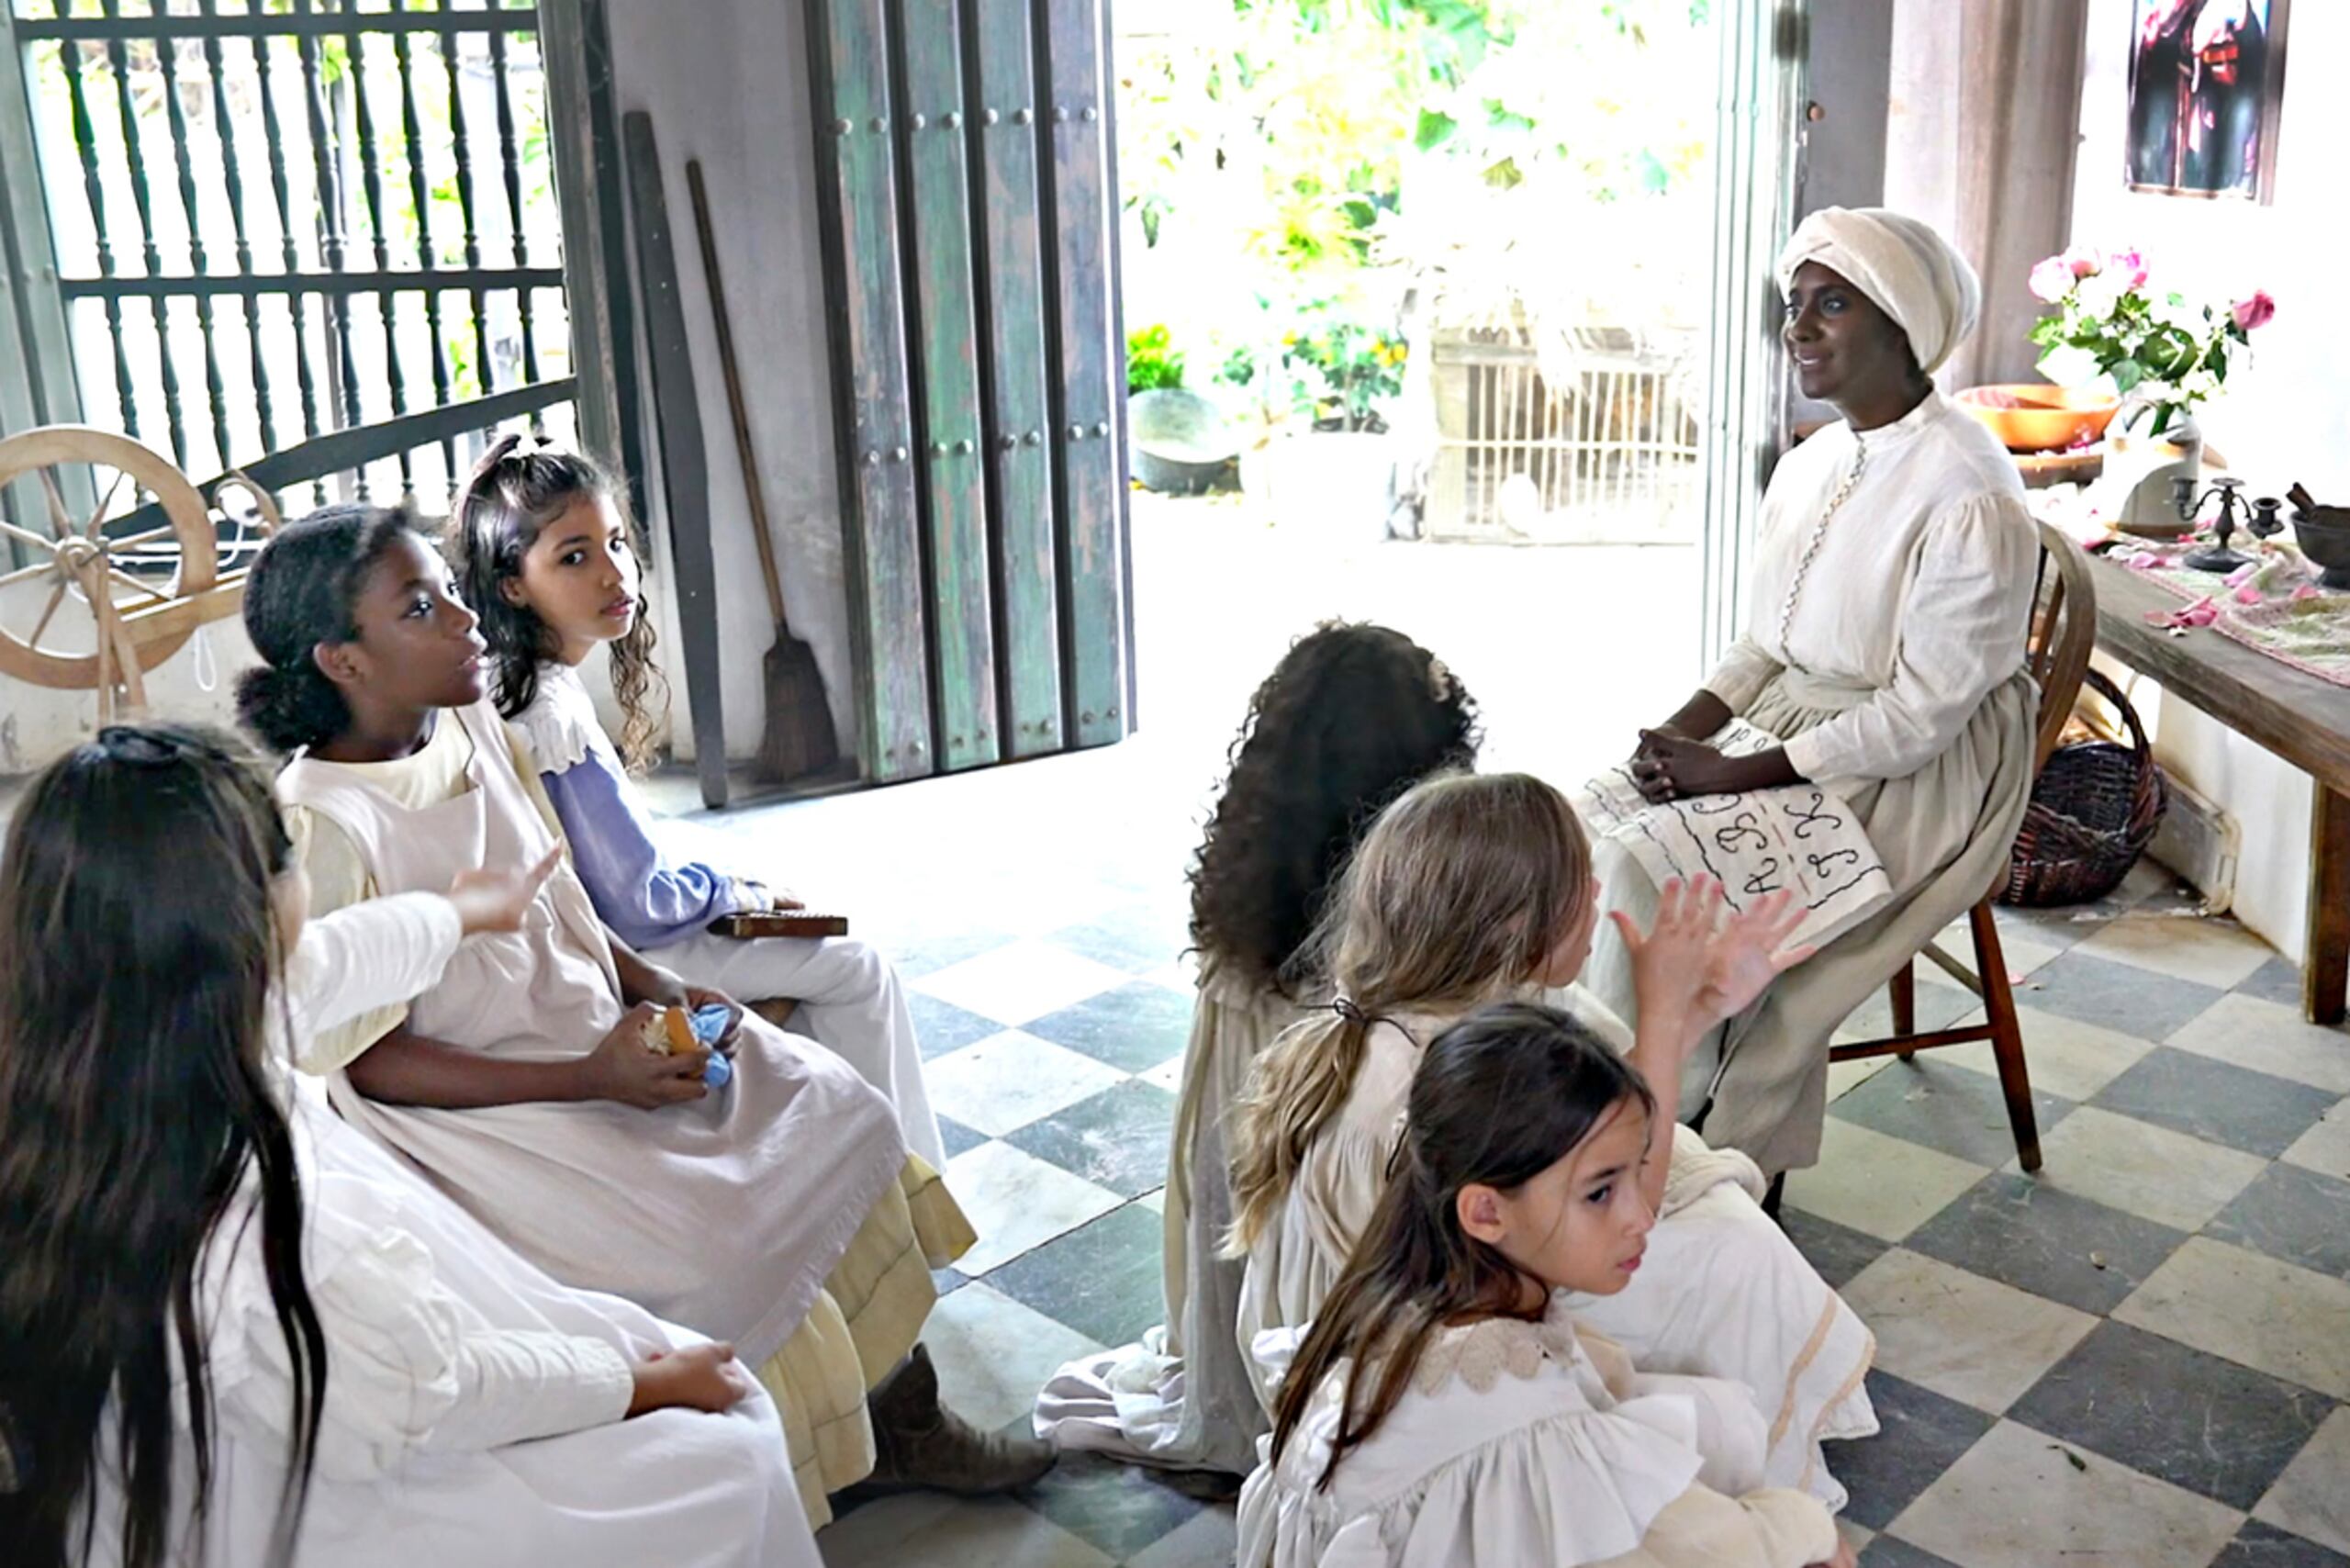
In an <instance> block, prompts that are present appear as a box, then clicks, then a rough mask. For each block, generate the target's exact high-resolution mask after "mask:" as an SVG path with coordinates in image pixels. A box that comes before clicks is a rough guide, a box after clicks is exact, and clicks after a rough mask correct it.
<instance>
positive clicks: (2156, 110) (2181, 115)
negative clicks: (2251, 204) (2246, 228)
mask: <svg viewBox="0 0 2350 1568" xmlns="http://www.w3.org/2000/svg"><path fill="white" fill-rule="evenodd" d="M2286 8H2287V0H2135V5H2134V7H2133V11H2134V15H2133V17H2132V28H2131V35H2130V127H2129V134H2128V137H2127V139H2126V151H2125V154H2124V156H2125V159H2126V162H2127V165H2128V167H2127V169H2126V172H2125V173H2126V178H2127V179H2128V182H2129V185H2130V188H2131V189H2132V190H2133V191H2150V192H2154V193H2157V194H2160V195H2164V196H2203V197H2207V198H2210V197H2219V198H2229V197H2233V198H2236V199H2240V200H2244V201H2263V202H2265V201H2266V200H2268V199H2269V196H2270V193H2271V191H2272V190H2273V189H2274V185H2275V181H2276V169H2277V115H2278V111H2279V109H2280V107H2281V106H2282V105H2283V102H2284V96H2285V13H2286Z"/></svg>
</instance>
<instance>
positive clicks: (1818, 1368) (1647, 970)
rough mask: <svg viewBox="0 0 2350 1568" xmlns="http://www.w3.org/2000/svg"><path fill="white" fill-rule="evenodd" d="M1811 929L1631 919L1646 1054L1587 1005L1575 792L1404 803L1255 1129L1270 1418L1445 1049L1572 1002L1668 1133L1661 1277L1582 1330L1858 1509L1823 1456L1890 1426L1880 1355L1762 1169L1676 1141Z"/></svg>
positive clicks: (1588, 894) (1252, 1114) (1329, 947)
mask: <svg viewBox="0 0 2350 1568" xmlns="http://www.w3.org/2000/svg"><path fill="white" fill-rule="evenodd" d="M1795 919H1796V912H1794V911H1793V910H1792V909H1790V908H1789V907H1788V905H1787V903H1786V902H1785V901H1784V900H1781V899H1774V900H1769V901H1765V902H1763V903H1761V904H1758V905H1756V906H1755V907H1753V908H1751V909H1750V910H1749V911H1747V912H1746V913H1743V914H1739V915H1730V914H1729V913H1727V911H1726V909H1725V906H1724V904H1723V902H1722V898H1721V890H1720V888H1719V886H1718V884H1713V883H1710V882H1701V883H1699V884H1696V885H1694V886H1691V887H1687V888H1683V887H1680V886H1678V885H1675V886H1674V887H1673V888H1671V889H1670V890H1667V891H1666V892H1665V894H1664V895H1663V897H1662V899H1661V902H1660V906H1659V910H1658V913H1657V917H1656V920H1655V924H1653V926H1652V927H1651V929H1650V930H1649V931H1648V932H1647V933H1645V934H1643V933H1642V932H1641V931H1640V930H1639V928H1638V927H1637V926H1635V925H1634V924H1632V923H1631V922H1630V921H1628V920H1626V919H1624V918H1623V917H1621V916H1617V920H1616V924H1617V931H1618V933H1619V935H1621V937H1622V939H1623V942H1624V944H1625V946H1626V948H1627V950H1628V951H1629V952H1630V953H1631V954H1632V955H1633V957H1634V962H1635V965H1636V969H1637V973H1638V979H1639V997H1640V1010H1639V1011H1640V1021H1639V1033H1638V1035H1637V1036H1633V1037H1627V1035H1626V1031H1625V1030H1624V1028H1623V1025H1621V1024H1620V1023H1618V1022H1617V1020H1616V1019H1615V1018H1614V1016H1613V1015H1612V1014H1608V1013H1607V1012H1606V1009H1604V1008H1602V1007H1600V1006H1599V1005H1598V1004H1597V1003H1596V1002H1595V1001H1593V1000H1592V999H1591V998H1590V997H1589V996H1588V995H1587V994H1584V993H1582V992H1581V991H1579V990H1577V989H1576V988H1575V987H1574V981H1575V980H1576V977H1577V976H1578V975H1579V974H1580V973H1581V971H1582V969H1583V964H1584V962H1585V961H1586V960H1587V959H1588V958H1589V957H1590V953H1591V946H1592V939H1593V935H1594V934H1595V931H1596V929H1597V927H1598V924H1599V902H1598V889H1597V887H1596V885H1595V882H1594V881H1593V879H1592V876H1591V850H1590V845H1589V842H1588V840H1587V839H1586V838H1585V836H1584V834H1583V825H1582V823H1581V822H1580V821H1579V820H1577V818H1576V816H1575V814H1574V810H1573V808H1572V806H1570V805H1569V804H1568V802H1567V801H1566V799H1565V797H1563V796H1562V795H1561V794H1560V793H1559V792H1558V791H1557V790H1554V789H1552V788H1550V786H1549V785H1548V784H1545V783H1543V782H1542V781H1541V780H1539V779H1537V778H1529V777H1527V776H1526V775H1524V774H1496V775H1488V776H1482V777H1481V776H1470V775H1460V776H1454V777H1449V778H1438V779H1432V780H1430V781H1428V782H1427V783H1425V784H1422V785H1420V786H1419V787H1418V788H1416V789H1415V790H1412V791H1411V792H1410V793H1408V794H1406V795H1405V796H1404V797H1403V798H1402V799H1401V800H1399V801H1396V802H1395V804H1394V805H1393V806H1391V807H1389V808H1388V810H1387V811H1386V812H1384V813H1383V814H1382V816H1381V817H1380V819H1379V821H1378V823H1376V824H1375V825H1374V826H1373V827H1372V828H1371V832H1370V834H1368V835H1367V836H1366V837H1365V839H1364V840H1363V844H1362V847H1361V849H1360V851H1359V852H1358V853H1357V855H1356V857H1355V859H1354V861H1353V864H1352V865H1351V866H1350V867H1349V868H1348V872H1347V875H1346V878H1345V880H1344V882H1343V884H1342V886H1341V888H1340V890H1339V891H1338V892H1337V895H1336V896H1335V897H1334V898H1333V899H1332V901H1331V902H1330V905H1329V908H1328V911H1327V913H1326V916H1325V920H1324V924H1323V929H1322V933H1321V936H1320V941H1321V943H1322V945H1323V947H1324V950H1325V951H1326V953H1327V954H1328V958H1327V972H1328V975H1329V977H1330V981H1331V984H1332V986H1333V989H1334V991H1335V993H1336V997H1337V1000H1336V1001H1335V1002H1333V1003H1332V1005H1331V1007H1330V1009H1329V1011H1328V1012H1327V1013H1326V1014H1322V1015H1318V1016H1315V1017H1313V1018H1309V1019H1308V1020H1306V1021H1305V1022H1304V1023H1301V1024H1299V1025H1295V1026H1294V1027H1292V1029H1291V1030H1289V1031H1288V1032H1287V1033H1286V1034H1284V1035H1283V1036H1281V1039H1280V1040H1278V1041H1277V1042H1275V1044H1274V1046H1273V1047H1272V1048H1271V1049H1270V1051H1269V1052H1267V1053H1266V1055H1265V1056H1263V1057H1262V1058H1259V1061H1258V1063H1257V1066H1256V1069H1255V1070H1254V1072H1253V1074H1252V1077H1251V1081H1250V1084H1249V1087H1248V1092H1247V1094H1246V1095H1245V1096H1244V1098H1243V1100H1242V1102H1241V1103H1240V1105H1239V1106H1238V1108H1237V1112H1236V1114H1235V1116H1234V1119H1233V1124H1232V1128H1231V1137H1230V1144H1231V1149H1232V1192H1233V1212H1234V1224H1233V1233H1232V1238H1231V1245H1232V1247H1233V1249H1234V1250H1236V1251H1237V1252H1240V1253H1244V1254H1245V1255H1246V1256H1247V1258H1248V1274H1247V1278H1246V1282H1245V1283H1244V1285H1243V1288H1242V1294H1241V1303H1240V1318H1239V1324H1238V1329H1237V1332H1238V1338H1239V1343H1240V1345H1241V1346H1242V1347H1243V1349H1244V1350H1254V1351H1255V1352H1256V1359H1255V1360H1253V1361H1252V1363H1251V1364H1252V1367H1253V1369H1254V1371H1255V1373H1256V1375H1257V1377H1258V1379H1259V1396H1260V1397H1261V1398H1262V1399H1263V1401H1264V1403H1265V1406H1266V1408H1267V1409H1268V1410H1270V1409H1271V1408H1273V1405H1274V1399H1275V1396H1276V1390H1277V1387H1278V1384H1279V1369H1280V1361H1281V1357H1280V1354H1279V1351H1280V1349H1281V1344H1282V1342H1283V1340H1284V1339H1285V1338H1294V1336H1295V1332H1296V1331H1297V1330H1299V1329H1300V1328H1302V1327H1304V1325H1306V1324H1308V1323H1310V1322H1311V1321H1312V1320H1313V1318H1314V1317H1315V1315H1316V1314H1317V1313H1318V1312H1319V1311H1320V1310H1321V1308H1322V1305H1323V1302H1324V1299H1325V1298H1326V1296H1327V1295H1328V1294H1329V1291H1330V1288H1331V1286H1332V1284H1333V1283H1334V1282H1336V1280H1337V1276H1338V1274H1339V1271H1341V1269H1342V1268H1343V1267H1344V1266H1345V1264H1346V1261H1347V1258H1348V1254H1349V1253H1350V1252H1351V1251H1352V1250H1353V1249H1354V1246H1355V1243H1356V1241H1357V1240H1358V1238H1360V1236H1361V1234H1362V1232H1363V1229H1364V1227H1365V1226H1366V1225H1367V1224H1368V1223H1369V1220H1370V1216H1371V1211H1372V1210H1373V1208H1374V1207H1375V1206H1376V1205H1377V1204H1378V1202H1379V1199H1380V1196H1381V1194H1382V1193H1383V1192H1384V1191H1385V1188H1386V1184H1387V1181H1388V1173H1389V1167H1390V1164H1391V1161H1392V1159H1393V1154H1394V1150H1395V1148H1396V1144H1397V1139H1398V1137H1399V1136H1400V1134H1401V1130H1402V1119H1403V1115H1404V1101H1405V1097H1406V1094H1407V1092H1408V1090H1409V1086H1410V1084H1411V1081H1412V1076H1413V1073H1414V1072H1415V1071H1416V1070H1417V1068H1418V1066H1419V1062H1420V1058H1421V1055H1422V1053H1423V1051H1424V1049H1425V1047H1426V1046H1427V1042H1428V1041H1430V1040H1432V1039H1434V1038H1435V1037H1436V1036H1437V1035H1438V1033H1440V1032H1441V1031H1442V1030H1443V1029H1444V1028H1446V1027H1447V1026H1448V1025H1451V1024H1452V1023H1454V1022H1457V1021H1458V1020H1459V1019H1460V1018H1462V1017H1464V1016H1466V1015H1467V1014H1470V1013H1472V1012H1474V1011H1475V1010H1476V1009H1478V1008H1479V1007H1482V1006H1485V1005H1488V1004H1492V1003H1495V1002H1512V1001H1528V1000H1537V999H1540V998H1542V997H1544V996H1546V995H1549V996H1551V997H1553V998H1554V999H1556V1000H1559V1001H1560V1002H1561V1003H1562V1004H1563V1005H1564V1006H1565V1007H1566V1008H1567V1009H1568V1011H1570V1012H1572V1013H1573V1014H1576V1015H1577V1016H1578V1017H1580V1018H1582V1019H1583V1020H1584V1022H1585V1023H1586V1024H1587V1025H1589V1026H1591V1027H1592V1028H1593V1029H1595V1031H1597V1032H1598V1033H1600V1034H1601V1035H1603V1036H1606V1037H1607V1038H1608V1039H1609V1040H1610V1043H1611V1044H1613V1045H1614V1046H1615V1047H1617V1049H1619V1050H1621V1051H1622V1052H1623V1053H1624V1054H1625V1055H1626V1057H1627V1058H1628V1061H1629V1063H1630V1065H1631V1066H1632V1067H1633V1068H1634V1069H1636V1070H1638V1071H1639V1073H1640V1075H1641V1077H1642V1078H1643V1079H1645V1080H1646V1081H1647V1083H1648V1085H1649V1088H1650V1091H1651V1093H1652V1095H1653V1096H1654V1098H1655V1101H1656V1114H1655V1125H1656V1126H1657V1127H1658V1128H1659V1130H1660V1135H1659V1136H1658V1137H1655V1138H1654V1139H1653V1140H1652V1142H1651V1148H1650V1149H1649V1152H1648V1155H1647V1157H1646V1158H1645V1159H1643V1161H1642V1165H1641V1169H1640V1171H1639V1183H1640V1186H1641V1188H1642V1192H1643V1194H1644V1195H1645V1197H1646V1199H1647V1200H1648V1202H1649V1203H1650V1204H1651V1206H1652V1207H1653V1208H1654V1209H1655V1211H1656V1213H1657V1215H1658V1216H1659V1217H1658V1224H1657V1227H1656V1232H1655V1236H1654V1238H1653V1240H1652V1243H1651V1248H1650V1251H1649V1256H1648V1261H1647V1264H1646V1266H1645V1267H1644V1269H1643V1270H1642V1271H1641V1274H1640V1276H1639V1279H1637V1280H1635V1281H1634V1282H1632V1283H1631V1284H1630V1285H1629V1286H1628V1287H1627V1288H1626V1289H1625V1290H1624V1291H1623V1292H1622V1293H1620V1294H1617V1295H1615V1296H1612V1297H1610V1298H1607V1299H1606V1300H1594V1301H1592V1302H1590V1303H1588V1304H1578V1316H1579V1317H1580V1318H1581V1319H1582V1320H1583V1321H1585V1322H1587V1323H1589V1324H1590V1325H1591V1326H1592V1327H1595V1329H1597V1330H1598V1331H1599V1332H1601V1333H1604V1334H1606V1335H1607V1336H1609V1337H1610V1338H1613V1339H1615V1340H1617V1342H1619V1343H1621V1344H1622V1345H1623V1346H1624V1348H1625V1349H1626V1350H1628V1351H1629V1352H1630V1353H1631V1355H1632V1357H1633V1359H1634V1360H1635V1361H1638V1362H1639V1364H1640V1365H1641V1366H1642V1367H1643V1368H1645V1369H1647V1370H1650V1371H1653V1372H1673V1373H1688V1374H1697V1375H1705V1376H1713V1377H1724V1378H1730V1379H1735V1380H1737V1381H1740V1382H1743V1383H1747V1384H1748V1385H1750V1386H1751V1387H1752V1388H1754V1389H1756V1390H1757V1391H1758V1392H1759V1393H1760V1394H1762V1398H1763V1401H1764V1406H1765V1408H1766V1410H1769V1411H1770V1412H1771V1413H1772V1414H1773V1416H1774V1421H1773V1423H1772V1443H1771V1452H1770V1456H1769V1466H1768V1469H1767V1472H1766V1474H1767V1476H1768V1478H1769V1480H1770V1482H1771V1484H1774V1485H1788V1486H1798V1487H1802V1488H1804V1489H1806V1490H1808V1491H1810V1492H1811V1493H1813V1495H1816V1496H1818V1497H1819V1498H1821V1499H1822V1500H1823V1501H1824V1502H1826V1503H1828V1504H1829V1506H1831V1507H1837V1506H1841V1505H1842V1502H1843V1497H1844V1494H1843V1491H1842V1489H1841V1487H1839V1486H1838V1485H1837V1484H1836V1483H1835V1481H1834V1479H1833V1478H1832V1477H1831V1476H1830V1474H1829V1473H1828V1472H1827V1469H1826V1467H1825V1465H1824V1464H1823V1463H1822V1462H1821V1456H1820V1451H1819V1448H1818V1442H1819V1439H1823V1438H1847V1437H1859V1436H1864V1435H1866V1434H1868V1433H1870V1432H1873V1431H1874V1430H1875V1429H1876V1422H1875V1417H1874V1412H1873V1411H1872V1409H1871V1407H1870V1405H1869V1400H1868V1395H1867V1394H1866V1393H1865V1392H1864V1391H1863V1388H1862V1377H1863V1374H1864V1373H1865V1372H1867V1370H1868V1366H1869V1363H1870V1361H1871V1359H1872V1358H1873V1356H1874V1341H1873V1340H1872V1339H1871V1338H1870V1337H1869V1334H1868V1331H1867V1329H1866V1328H1864V1327H1863V1326H1862V1325H1861V1322H1860V1320H1859V1319H1858V1318H1857V1317H1856V1316H1853V1314H1852V1311H1851V1309H1850V1308H1848V1307H1846V1306H1845V1305H1844V1304H1843V1303H1842V1302H1841V1300H1840V1299H1839V1298H1838V1297H1837V1295H1836V1294H1835V1293H1834V1292H1833V1291H1831V1290H1830V1289H1829V1287H1828V1286H1827V1284H1826V1283H1825V1282H1822V1281H1821V1280H1820V1278H1819V1276H1818V1273H1817V1272H1816V1271H1813V1269H1812V1268H1811V1266H1810V1265H1809V1264H1808V1263H1807V1262H1806V1261H1805V1260H1804V1259H1803V1257H1802V1255H1801V1254H1800V1253H1798V1252H1797V1251H1796V1249H1795V1247H1794V1244H1793V1243H1791V1242H1789V1241H1788V1240H1787V1238H1786V1237H1785V1235H1784V1234H1783V1233H1782V1232H1781V1231H1780V1230H1779V1228H1778V1227H1777V1226H1775V1225H1774V1224H1773V1223H1772V1221H1771V1220H1770V1218H1769V1217H1768V1216H1767V1215H1764V1214H1763V1213H1762V1209H1761V1208H1760V1206H1759V1205H1758V1204H1757V1202H1756V1200H1757V1199H1758V1198H1759V1197H1760V1196H1761V1195H1762V1178H1761V1174H1760V1172H1759V1171H1757V1170H1756V1169H1755V1167H1754V1165H1753V1162H1752V1161H1751V1160H1749V1159H1746V1158H1745V1157H1744V1156H1742V1155H1740V1154H1738V1153H1736V1152H1735V1151H1730V1150H1715V1149H1711V1148H1707V1146H1706V1144H1705V1142H1704V1140H1703V1139H1701V1138H1700V1137H1697V1135H1696V1134H1695V1133H1694V1132H1691V1131H1689V1130H1688V1129H1687V1128H1685V1127H1677V1126H1675V1121H1676V1118H1677V1115H1678V1111H1679V1097H1678V1092H1677V1090H1678V1085H1679V1083H1680V1081H1681V1067H1682V1064H1683V1062H1684V1060H1685V1058H1686V1057H1687V1055H1688V1053H1689V1051H1690V1050H1691V1049H1692V1048H1693V1047H1695V1043H1696V1042H1697V1041H1698V1040H1699V1039H1700V1038H1701V1037H1702V1036H1704V1035H1705V1034H1706V1033H1707V1031H1708V1030H1709V1029H1711V1028H1712V1027H1714V1026H1715V1025H1717V1024H1718V1023H1719V1022H1720V1021H1721V1019H1722V1018H1724V1017H1726V1016H1728V1015H1729V1014H1733V1013H1735V1012H1737V1011H1738V1010H1739V1009H1740V1008H1741V1007H1744V1006H1746V1005H1747V1004H1748V1003H1750V1002H1751V1001H1752V1000H1753V999H1754V997H1755V996H1757V995H1759V994H1760V993H1761V992H1762V991H1763V990H1765V989H1766V988H1767V987H1768V986H1769V985H1770V983H1771V981H1772V980H1774V979H1775V978H1776V977H1777V976H1778V975H1779V974H1780V973H1782V972H1783V971H1784V970H1785V969H1787V968H1789V967H1790V966H1791V965H1793V964H1795V963H1796V962H1799V961H1800V960H1801V959H1802V958H1805V957H1806V956H1807V955H1806V954H1805V953H1804V952H1803V951H1802V950H1800V949H1796V950H1788V951H1782V950H1781V949H1782V945H1783V944H1784V942H1785V938H1786V935H1787V933H1788V932H1789V931H1790V930H1791V929H1792V928H1793V925H1794V924H1795ZM1668 1131H1669V1133H1670V1136H1665V1135H1666V1133H1667V1132H1668ZM1282 1331H1287V1333H1286V1334H1284V1333H1283V1332H1282Z"/></svg>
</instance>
